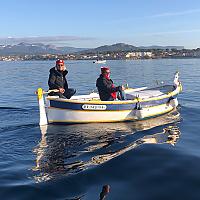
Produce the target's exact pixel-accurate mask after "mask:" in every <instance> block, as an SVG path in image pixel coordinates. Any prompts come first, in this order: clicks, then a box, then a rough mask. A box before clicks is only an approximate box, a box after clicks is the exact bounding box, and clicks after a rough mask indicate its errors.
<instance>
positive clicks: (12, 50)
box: [0, 42, 86, 55]
mask: <svg viewBox="0 0 200 200" xmlns="http://www.w3.org/2000/svg"><path fill="white" fill-rule="evenodd" d="M83 50H86V48H75V47H65V46H64V47H56V46H54V45H45V44H42V43H33V44H29V43H24V42H23V43H19V44H17V45H0V55H41V54H67V53H73V52H78V51H83Z"/></svg>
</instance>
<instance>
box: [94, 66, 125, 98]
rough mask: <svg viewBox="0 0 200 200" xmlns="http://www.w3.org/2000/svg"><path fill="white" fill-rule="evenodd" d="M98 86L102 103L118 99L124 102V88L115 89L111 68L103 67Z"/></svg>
mask: <svg viewBox="0 0 200 200" xmlns="http://www.w3.org/2000/svg"><path fill="white" fill-rule="evenodd" d="M96 86H97V89H98V92H99V96H100V99H101V100H102V101H114V100H116V99H117V98H118V99H119V100H124V95H123V92H122V91H123V90H124V89H125V88H124V87H123V86H117V87H115V86H114V84H113V81H112V79H110V68H109V67H101V74H100V76H99V78H98V79H97V81H96Z"/></svg>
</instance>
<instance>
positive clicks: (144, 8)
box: [0, 0, 200, 48]
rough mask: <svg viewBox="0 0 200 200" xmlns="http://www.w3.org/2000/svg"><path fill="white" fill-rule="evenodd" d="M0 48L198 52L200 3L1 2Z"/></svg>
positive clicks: (104, 0)
mask: <svg viewBox="0 0 200 200" xmlns="http://www.w3.org/2000/svg"><path fill="white" fill-rule="evenodd" d="M0 8H1V12H0V25H1V28H0V30H1V31H0V44H5V43H6V44H9V43H19V42H21V41H26V42H43V43H49V44H56V45H58V46H64V45H66V46H74V47H97V46H100V45H104V44H114V43H118V42H124V43H128V44H132V45H135V46H149V45H182V46H185V48H197V47H200V0H190V1H188V0H167V1H166V0H55V1H53V0H2V1H0Z"/></svg>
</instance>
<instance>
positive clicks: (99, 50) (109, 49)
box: [80, 43, 138, 53]
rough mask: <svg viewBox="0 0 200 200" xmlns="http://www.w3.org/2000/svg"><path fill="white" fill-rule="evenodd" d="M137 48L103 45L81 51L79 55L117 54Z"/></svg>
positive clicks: (121, 45) (123, 45)
mask: <svg viewBox="0 0 200 200" xmlns="http://www.w3.org/2000/svg"><path fill="white" fill-rule="evenodd" d="M137 49H138V47H135V46H133V45H129V44H124V43H117V44H113V45H104V46H100V47H97V48H94V49H89V50H85V51H81V52H80V53H104V52H117V51H134V50H137Z"/></svg>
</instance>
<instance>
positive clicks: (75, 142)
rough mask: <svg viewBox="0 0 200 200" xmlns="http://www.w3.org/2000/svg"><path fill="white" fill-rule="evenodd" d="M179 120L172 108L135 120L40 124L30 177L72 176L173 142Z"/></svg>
mask: <svg viewBox="0 0 200 200" xmlns="http://www.w3.org/2000/svg"><path fill="white" fill-rule="evenodd" d="M180 121H181V117H180V113H179V112H178V110H174V111H172V112H170V113H168V114H166V115H163V116H160V117H157V118H152V119H148V120H144V121H138V122H127V123H97V124H93V123H92V124H82V125H69V126H56V125H48V126H42V127H41V140H40V142H39V143H38V145H37V146H36V147H35V148H34V149H33V152H34V154H35V155H36V163H35V166H34V167H33V168H32V170H33V173H34V175H33V177H34V179H35V181H36V182H43V181H48V180H51V179H55V178H58V177H60V176H62V175H65V176H66V175H72V174H75V173H78V172H80V171H83V170H86V169H88V168H91V167H94V166H97V165H100V164H103V163H105V162H107V161H109V160H111V159H113V158H115V157H117V156H120V155H122V154H123V153H125V152H127V151H130V150H132V149H135V148H137V147H139V146H141V145H144V144H166V143H167V144H171V145H175V144H176V142H177V140H178V139H179V137H180V131H179V128H178V123H179V122H180ZM155 127H157V128H155Z"/></svg>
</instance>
